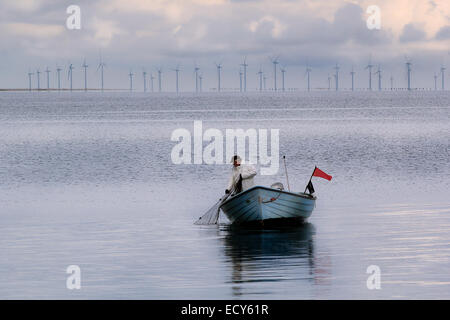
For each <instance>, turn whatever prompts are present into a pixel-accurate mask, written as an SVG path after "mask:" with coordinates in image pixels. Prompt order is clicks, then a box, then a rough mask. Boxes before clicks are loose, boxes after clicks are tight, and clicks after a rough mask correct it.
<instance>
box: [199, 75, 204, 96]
mask: <svg viewBox="0 0 450 320" xmlns="http://www.w3.org/2000/svg"><path fill="white" fill-rule="evenodd" d="M202 79H203V75H202V74H199V75H198V80H199V82H200V92H202Z"/></svg>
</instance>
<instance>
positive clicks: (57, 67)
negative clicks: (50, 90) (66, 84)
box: [56, 66, 62, 91]
mask: <svg viewBox="0 0 450 320" xmlns="http://www.w3.org/2000/svg"><path fill="white" fill-rule="evenodd" d="M61 71H62V68H61V67H59V66H56V72H57V73H58V91H60V90H61Z"/></svg>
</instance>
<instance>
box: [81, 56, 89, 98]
mask: <svg viewBox="0 0 450 320" xmlns="http://www.w3.org/2000/svg"><path fill="white" fill-rule="evenodd" d="M81 67H82V68H84V91H87V68H88V65H87V64H86V59H84V61H83V65H82V66H81Z"/></svg>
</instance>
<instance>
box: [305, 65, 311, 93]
mask: <svg viewBox="0 0 450 320" xmlns="http://www.w3.org/2000/svg"><path fill="white" fill-rule="evenodd" d="M311 71H312V69H311V68H310V67H309V65H306V71H305V75H307V77H308V91H311V85H310V78H311Z"/></svg>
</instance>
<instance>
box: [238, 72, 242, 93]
mask: <svg viewBox="0 0 450 320" xmlns="http://www.w3.org/2000/svg"><path fill="white" fill-rule="evenodd" d="M239 92H242V69H241V68H239Z"/></svg>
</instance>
